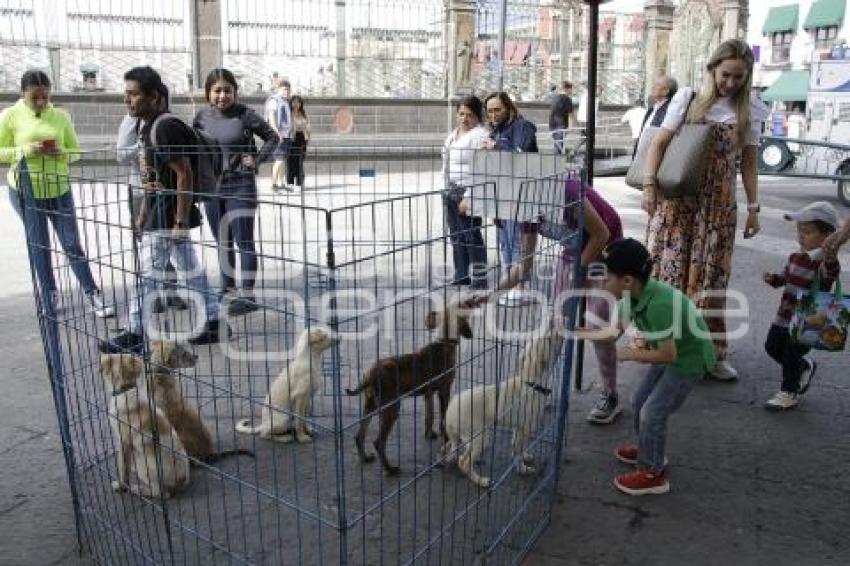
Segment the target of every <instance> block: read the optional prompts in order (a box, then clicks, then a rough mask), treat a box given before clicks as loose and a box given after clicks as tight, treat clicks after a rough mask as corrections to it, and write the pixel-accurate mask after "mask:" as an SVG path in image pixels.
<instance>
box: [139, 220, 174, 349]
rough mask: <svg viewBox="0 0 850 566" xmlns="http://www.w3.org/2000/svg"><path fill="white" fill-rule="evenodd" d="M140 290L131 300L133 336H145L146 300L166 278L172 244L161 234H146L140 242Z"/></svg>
mask: <svg viewBox="0 0 850 566" xmlns="http://www.w3.org/2000/svg"><path fill="white" fill-rule="evenodd" d="M138 249H139V279H140V281H139V289H138V291H137V292H136V296H135V297H133V298H132V299H131V300H130V313H129V323H128V330H129V331H130V332H131V333H133V334H139V335H141V334H144V320H143V317H142V314H143V311H144V308H143V307H144V304H145V300H146V298H147V297H148V295H149V294H150V293H153V292H155V291H156V290H157V288H158V287H159V286H160V283H161V281H162V279H163V278H164V277H165V274H166V269H167V266H168V262H169V257H170V255H171V242H170V240H169V239H168V238H165V237H162V236H161V235H159V234H154V233H145V234H142V239H141V241H140V242H139V247H138Z"/></svg>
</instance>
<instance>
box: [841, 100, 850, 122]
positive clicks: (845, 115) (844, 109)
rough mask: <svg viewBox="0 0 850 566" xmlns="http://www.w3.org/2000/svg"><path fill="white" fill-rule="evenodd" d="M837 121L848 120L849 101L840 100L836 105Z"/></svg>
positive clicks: (849, 120)
mask: <svg viewBox="0 0 850 566" xmlns="http://www.w3.org/2000/svg"><path fill="white" fill-rule="evenodd" d="M838 121H839V122H850V102H842V103H841V104H839V105H838Z"/></svg>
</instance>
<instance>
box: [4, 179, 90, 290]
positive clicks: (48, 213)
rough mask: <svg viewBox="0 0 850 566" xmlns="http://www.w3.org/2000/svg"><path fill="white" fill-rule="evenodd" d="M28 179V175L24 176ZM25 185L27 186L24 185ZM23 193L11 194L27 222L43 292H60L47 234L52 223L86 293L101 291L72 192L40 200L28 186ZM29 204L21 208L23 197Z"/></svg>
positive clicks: (32, 251)
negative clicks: (83, 236) (91, 266)
mask: <svg viewBox="0 0 850 566" xmlns="http://www.w3.org/2000/svg"><path fill="white" fill-rule="evenodd" d="M21 179H22V180H24V176H22V177H21ZM22 184H23V183H22ZM21 190H23V191H24V192H23V193H20V192H18V191H17V190H14V189H12V190H10V191H9V200H10V201H11V203H12V208H14V209H15V212H16V213H17V214H18V217H19V218H20V219H21V221H22V222H23V223H24V231H25V232H26V234H27V241H28V242H29V246H30V252H31V260H32V265H33V269H34V270H35V275H36V278H37V279H38V284H39V287H40V289H41V290H42V291H43V292H52V291H55V290H56V280H55V278H54V277H53V262H52V260H51V257H50V256H51V253H52V252H51V249H50V233H49V232H48V231H47V222H48V220H49V221H50V223H51V224H52V225H53V231H54V232H55V233H56V238H57V239H58V240H59V244H60V245H61V246H62V250H63V251H64V252H65V255H66V256H67V257H68V263H69V264H70V266H71V271H73V272H74V275H75V276H76V278H77V281H79V282H80V286H81V287H82V288H83V291H84V292H85V293H86V294H87V295H88V294H91V293H94V292H95V291H97V290H98V289H97V284H96V283H95V282H94V277H93V276H92V273H91V268H90V267H89V260H88V258H87V257H86V252H85V251H84V250H83V246H82V244H80V233H79V230H78V228H77V216H76V211H75V209H74V197H73V195H72V194H71V191H68V192H66V193H65V194H63V195H62V196H59V197H55V198H45V199H36V198H34V197H33V196H32V193H31V192H30V189H29V187H28V186H25V187H23V188H22V189H21ZM22 195H23V198H24V201H25V209H22V208H21V196H22Z"/></svg>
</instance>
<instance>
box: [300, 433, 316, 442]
mask: <svg viewBox="0 0 850 566" xmlns="http://www.w3.org/2000/svg"><path fill="white" fill-rule="evenodd" d="M298 442H299V443H300V444H310V443H311V442H313V437H312V436H310V435H309V434H299V435H298Z"/></svg>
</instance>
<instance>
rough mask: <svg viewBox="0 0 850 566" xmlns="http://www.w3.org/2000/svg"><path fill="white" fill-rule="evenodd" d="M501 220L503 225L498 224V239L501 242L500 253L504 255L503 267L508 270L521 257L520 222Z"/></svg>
mask: <svg viewBox="0 0 850 566" xmlns="http://www.w3.org/2000/svg"><path fill="white" fill-rule="evenodd" d="M499 222H500V224H501V226H498V228H497V230H496V240H497V242H498V244H499V254H500V255H501V256H502V269H504V270H506V271H507V270H510V268H511V266H512V265H513V264H515V263H518V262H519V261H520V259H521V258H520V255H521V252H520V230H519V222H515V221H513V220H500V221H499Z"/></svg>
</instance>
